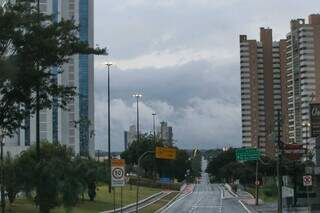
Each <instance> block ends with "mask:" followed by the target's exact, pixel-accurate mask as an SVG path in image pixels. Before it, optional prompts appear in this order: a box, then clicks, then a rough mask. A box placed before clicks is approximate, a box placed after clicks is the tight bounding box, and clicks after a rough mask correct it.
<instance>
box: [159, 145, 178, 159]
mask: <svg viewBox="0 0 320 213" xmlns="http://www.w3.org/2000/svg"><path fill="white" fill-rule="evenodd" d="M176 157H177V150H176V149H174V148H166V147H156V158H158V159H165V160H175V159H176Z"/></svg>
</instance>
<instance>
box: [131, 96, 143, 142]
mask: <svg viewBox="0 0 320 213" xmlns="http://www.w3.org/2000/svg"><path fill="white" fill-rule="evenodd" d="M133 97H134V98H136V101H137V142H138V143H139V142H140V127H139V125H140V123H139V99H140V98H142V95H141V94H139V93H137V94H134V95H133Z"/></svg>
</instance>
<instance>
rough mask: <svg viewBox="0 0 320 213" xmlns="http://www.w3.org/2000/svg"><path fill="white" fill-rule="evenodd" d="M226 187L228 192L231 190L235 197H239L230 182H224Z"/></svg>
mask: <svg viewBox="0 0 320 213" xmlns="http://www.w3.org/2000/svg"><path fill="white" fill-rule="evenodd" d="M224 187H225V188H226V189H227V190H228V192H229V193H230V194H232V195H233V196H234V197H239V195H238V194H236V193H235V192H233V191H232V190H231V186H230V184H228V183H225V184H224Z"/></svg>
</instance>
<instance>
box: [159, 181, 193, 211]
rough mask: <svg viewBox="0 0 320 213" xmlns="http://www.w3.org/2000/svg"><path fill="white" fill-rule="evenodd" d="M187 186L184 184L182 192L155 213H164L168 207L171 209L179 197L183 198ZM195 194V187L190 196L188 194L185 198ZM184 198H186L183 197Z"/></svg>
mask: <svg viewBox="0 0 320 213" xmlns="http://www.w3.org/2000/svg"><path fill="white" fill-rule="evenodd" d="M187 186H188V185H187V184H184V185H183V186H182V187H181V188H180V192H179V193H178V194H177V195H176V196H175V197H174V198H172V199H171V200H170V201H169V202H168V203H167V204H165V205H164V206H163V207H161V208H160V209H158V210H157V211H156V212H155V213H161V212H164V210H166V209H167V208H168V207H170V206H171V205H172V204H173V203H174V202H175V201H176V200H177V198H178V197H179V196H181V194H182V192H183V191H184V189H185V188H186V187H187ZM193 192H194V187H193V189H192V192H191V193H189V194H186V195H185V196H188V195H190V194H192V193H193ZM183 198H184V197H183Z"/></svg>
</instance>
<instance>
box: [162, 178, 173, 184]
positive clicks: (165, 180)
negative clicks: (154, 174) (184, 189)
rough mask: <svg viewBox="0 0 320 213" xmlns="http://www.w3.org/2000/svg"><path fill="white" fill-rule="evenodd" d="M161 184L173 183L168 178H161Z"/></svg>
mask: <svg viewBox="0 0 320 213" xmlns="http://www.w3.org/2000/svg"><path fill="white" fill-rule="evenodd" d="M160 183H162V184H170V183H171V179H170V178H168V177H161V178H160Z"/></svg>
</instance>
